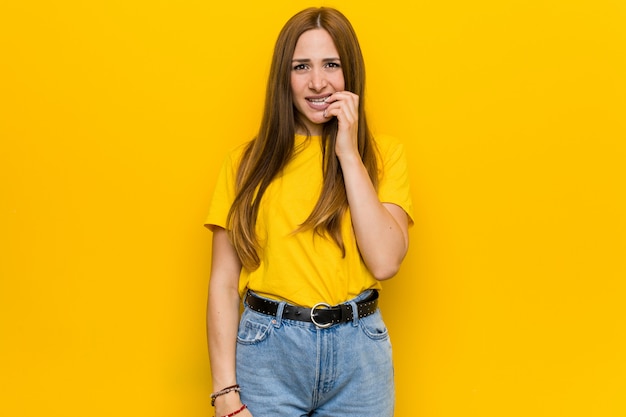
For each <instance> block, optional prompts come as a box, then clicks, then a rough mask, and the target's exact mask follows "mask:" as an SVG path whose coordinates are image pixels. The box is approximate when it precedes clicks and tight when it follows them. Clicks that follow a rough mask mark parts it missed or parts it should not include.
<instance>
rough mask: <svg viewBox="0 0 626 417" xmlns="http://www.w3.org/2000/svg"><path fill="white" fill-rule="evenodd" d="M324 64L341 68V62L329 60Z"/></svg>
mask: <svg viewBox="0 0 626 417" xmlns="http://www.w3.org/2000/svg"><path fill="white" fill-rule="evenodd" d="M326 66H327V67H328V68H341V64H340V63H339V62H329V63H328V64H326Z"/></svg>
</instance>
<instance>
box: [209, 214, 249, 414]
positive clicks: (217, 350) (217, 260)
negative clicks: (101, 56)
mask: <svg viewBox="0 0 626 417" xmlns="http://www.w3.org/2000/svg"><path fill="white" fill-rule="evenodd" d="M211 262H212V263H211V279H210V282H209V300H208V308H207V335H208V344H209V356H210V359H211V374H212V378H213V390H214V391H219V390H221V389H223V388H225V387H229V386H231V385H234V384H236V383H237V377H236V375H235V372H236V371H235V369H236V367H235V349H236V345H237V328H238V325H239V304H240V299H239V292H238V282H239V273H240V272H241V262H239V258H238V257H237V253H236V252H235V248H234V247H233V245H232V244H231V243H230V240H229V239H228V235H227V233H226V230H224V229H223V228H221V227H216V226H214V229H213V254H212V261H211ZM239 407H241V400H240V398H239V394H238V393H237V392H234V391H233V392H230V393H228V394H225V395H222V396H220V397H217V398H216V400H215V415H216V416H223V415H227V414H230V413H231V412H233V411H235V410H238V409H239ZM245 411H246V412H245V413H241V414H240V415H241V416H242V417H243V416H249V415H250V414H249V413H248V412H247V410H245Z"/></svg>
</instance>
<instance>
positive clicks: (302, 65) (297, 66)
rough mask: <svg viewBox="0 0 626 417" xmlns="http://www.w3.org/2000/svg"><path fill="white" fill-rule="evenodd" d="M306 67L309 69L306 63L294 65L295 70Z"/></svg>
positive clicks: (302, 69)
mask: <svg viewBox="0 0 626 417" xmlns="http://www.w3.org/2000/svg"><path fill="white" fill-rule="evenodd" d="M305 69H307V65H306V64H298V65H295V66H294V67H293V70H294V71H304V70H305Z"/></svg>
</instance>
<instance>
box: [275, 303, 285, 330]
mask: <svg viewBox="0 0 626 417" xmlns="http://www.w3.org/2000/svg"><path fill="white" fill-rule="evenodd" d="M286 305H287V303H286V302H284V301H281V302H280V303H278V308H277V309H276V317H275V318H274V323H273V324H274V327H276V328H278V327H280V325H281V324H282V322H283V311H284V310H285V306H286Z"/></svg>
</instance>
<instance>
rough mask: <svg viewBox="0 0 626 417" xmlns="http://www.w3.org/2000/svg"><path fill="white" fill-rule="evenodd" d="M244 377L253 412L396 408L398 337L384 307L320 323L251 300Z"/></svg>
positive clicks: (240, 356)
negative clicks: (259, 307) (255, 307)
mask: <svg viewBox="0 0 626 417" xmlns="http://www.w3.org/2000/svg"><path fill="white" fill-rule="evenodd" d="M368 295H369V292H366V293H363V294H361V295H360V296H359V297H357V298H356V299H355V300H352V303H355V302H356V301H358V300H360V299H363V298H365V297H367V296H368ZM284 305H285V304H284V303H281V305H280V307H279V311H278V313H279V314H277V316H278V317H280V313H281V312H282V309H283V308H284ZM353 311H355V312H356V311H357V309H356V305H353ZM237 381H238V383H239V385H240V386H241V398H242V401H243V402H244V403H246V404H247V405H248V408H249V409H250V412H251V413H252V415H253V416H254V417H277V416H278V417H304V416H311V417H343V416H355V417H356V416H358V417H392V416H393V409H394V382H393V364H392V356H391V342H390V340H389V334H388V332H387V328H386V327H385V324H384V322H383V320H382V316H381V314H380V311H376V313H374V314H372V315H370V316H368V317H364V318H362V319H359V318H358V317H355V320H353V321H352V322H349V323H344V324H338V325H334V326H332V327H329V328H326V329H320V328H317V327H316V326H315V325H314V324H312V323H306V322H301V321H293V320H282V319H279V318H276V317H273V316H268V315H264V314H261V313H257V312H255V311H252V310H250V309H249V308H246V309H245V310H244V312H243V315H242V317H241V322H240V326H239V333H238V337H237Z"/></svg>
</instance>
